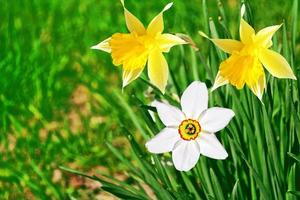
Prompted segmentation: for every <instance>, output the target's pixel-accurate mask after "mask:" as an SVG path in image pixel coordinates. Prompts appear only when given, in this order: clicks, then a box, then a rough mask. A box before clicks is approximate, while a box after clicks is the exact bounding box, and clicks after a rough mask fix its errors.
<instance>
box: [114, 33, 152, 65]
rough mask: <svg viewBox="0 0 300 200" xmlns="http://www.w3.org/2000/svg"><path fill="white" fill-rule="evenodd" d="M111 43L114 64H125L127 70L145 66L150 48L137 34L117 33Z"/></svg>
mask: <svg viewBox="0 0 300 200" xmlns="http://www.w3.org/2000/svg"><path fill="white" fill-rule="evenodd" d="M109 44H110V47H111V56H112V59H113V63H114V65H116V66H119V65H123V68H124V69H126V70H127V69H137V68H142V67H144V66H145V64H146V62H147V57H148V50H147V49H145V47H144V45H143V44H141V43H140V42H139V40H138V37H137V36H136V34H121V33H116V34H114V35H113V36H112V37H111V40H110V42H109Z"/></svg>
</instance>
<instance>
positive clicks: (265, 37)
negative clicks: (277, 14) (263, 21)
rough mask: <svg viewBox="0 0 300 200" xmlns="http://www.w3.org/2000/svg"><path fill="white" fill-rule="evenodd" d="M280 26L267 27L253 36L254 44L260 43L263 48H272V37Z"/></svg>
mask: <svg viewBox="0 0 300 200" xmlns="http://www.w3.org/2000/svg"><path fill="white" fill-rule="evenodd" d="M280 27H281V25H275V26H269V27H266V28H264V29H262V30H260V31H258V33H257V34H256V36H255V42H257V43H261V44H262V46H263V47H266V48H269V47H271V46H272V37H273V35H274V34H275V32H276V31H277V30H278V29H279V28H280Z"/></svg>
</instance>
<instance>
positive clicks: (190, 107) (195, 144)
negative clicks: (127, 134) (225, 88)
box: [146, 81, 234, 171]
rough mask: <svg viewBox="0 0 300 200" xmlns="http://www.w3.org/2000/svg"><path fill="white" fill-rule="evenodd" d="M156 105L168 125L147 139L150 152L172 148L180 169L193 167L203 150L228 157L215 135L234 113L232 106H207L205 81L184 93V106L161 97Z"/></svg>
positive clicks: (193, 85)
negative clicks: (161, 100)
mask: <svg viewBox="0 0 300 200" xmlns="http://www.w3.org/2000/svg"><path fill="white" fill-rule="evenodd" d="M152 106H154V107H156V109H157V113H158V116H159V118H160V119H161V121H162V122H163V123H164V125H165V126H166V127H165V128H164V129H163V130H162V131H161V132H160V133H158V134H157V135H156V136H155V137H153V138H152V139H151V140H150V141H148V142H147V143H146V147H147V149H148V150H149V151H150V152H151V153H156V154H160V153H166V152H171V151H172V159H173V163H174V165H175V168H176V169H177V170H179V171H189V170H190V169H192V168H193V167H194V166H195V165H196V163H197V161H198V159H199V157H200V154H202V155H204V156H207V157H210V158H213V159H225V158H227V156H228V154H227V152H226V150H225V149H224V147H223V146H222V144H221V143H220V142H219V140H218V139H217V137H216V136H215V134H214V133H215V132H218V131H220V130H222V129H223V128H224V127H225V126H226V125H227V124H228V123H229V122H230V120H231V119H232V117H233V116H234V112H233V111H232V110H231V109H227V108H220V107H212V108H208V91H207V87H206V85H205V84H204V83H201V82H199V81H194V82H193V83H192V84H191V85H189V86H188V88H187V89H186V90H185V91H184V93H183V95H182V97H181V110H180V109H178V108H176V107H174V106H172V105H169V104H166V103H161V102H158V101H154V102H153V103H152Z"/></svg>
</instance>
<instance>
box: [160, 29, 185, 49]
mask: <svg viewBox="0 0 300 200" xmlns="http://www.w3.org/2000/svg"><path fill="white" fill-rule="evenodd" d="M157 40H158V43H159V46H160V49H161V51H162V52H169V51H170V49H171V48H172V47H173V46H175V45H179V44H186V43H187V42H186V41H184V40H183V39H181V38H180V37H178V36H176V35H172V34H168V33H165V34H162V35H160V36H159V37H158V39H157Z"/></svg>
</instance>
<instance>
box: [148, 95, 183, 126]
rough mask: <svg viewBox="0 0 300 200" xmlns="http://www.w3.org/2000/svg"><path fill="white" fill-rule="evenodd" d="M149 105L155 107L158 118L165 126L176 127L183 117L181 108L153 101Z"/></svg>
mask: <svg viewBox="0 0 300 200" xmlns="http://www.w3.org/2000/svg"><path fill="white" fill-rule="evenodd" d="M151 105H152V106H154V107H156V109H157V113H158V116H159V118H160V120H161V121H162V123H164V125H166V126H175V127H178V126H179V124H180V123H181V122H182V121H183V120H184V119H185V118H184V114H183V113H182V112H181V110H179V109H178V108H176V107H174V106H172V105H170V104H166V103H161V102H159V101H153V102H152V104H151Z"/></svg>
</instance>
